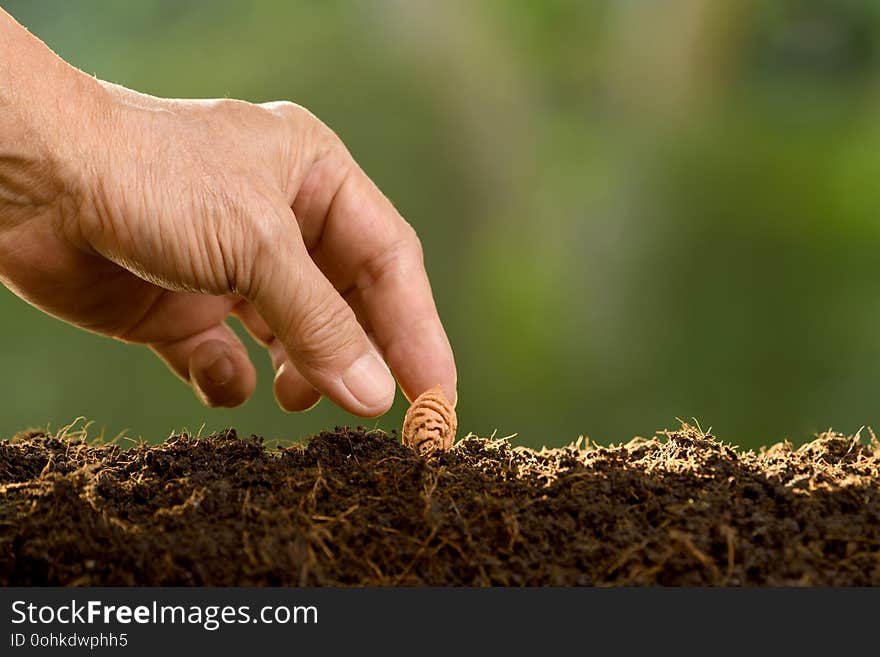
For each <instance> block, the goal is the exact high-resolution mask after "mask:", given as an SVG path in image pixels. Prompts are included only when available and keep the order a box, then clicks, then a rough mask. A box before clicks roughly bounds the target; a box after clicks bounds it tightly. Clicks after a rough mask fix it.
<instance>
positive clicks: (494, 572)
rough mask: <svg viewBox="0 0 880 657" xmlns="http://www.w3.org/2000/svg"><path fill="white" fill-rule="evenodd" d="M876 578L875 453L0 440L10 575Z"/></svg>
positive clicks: (687, 446)
mask: <svg viewBox="0 0 880 657" xmlns="http://www.w3.org/2000/svg"><path fill="white" fill-rule="evenodd" d="M11 584H18V585H71V584H88V585H120V584H123V585H128V584H140V585H217V586H229V585H294V586H296V585H336V586H339V585H382V586H390V585H432V586H444V585H466V586H473V585H515V586H519V585H601V586H610V585H645V584H674V585H694V584H696V585H777V586H778V585H806V584H812V585H854V584H858V585H880V445H878V443H877V442H876V441H873V440H871V441H867V440H864V439H862V440H860V439H859V438H858V437H852V438H849V437H846V436H842V435H840V434H834V433H827V434H823V435H822V436H820V437H819V438H817V439H816V440H814V441H813V442H811V443H808V444H807V445H804V446H803V447H801V448H799V449H794V448H793V447H792V446H791V445H789V444H787V443H783V444H780V445H776V446H775V447H772V448H768V449H766V450H762V451H760V452H758V453H755V452H742V451H738V450H736V449H734V448H733V447H731V446H729V445H725V444H722V443H720V442H718V441H716V440H714V439H713V438H712V437H711V436H708V435H705V434H703V433H702V432H700V431H698V430H696V429H694V428H691V427H683V428H682V429H680V430H678V431H673V432H669V433H668V434H666V433H664V434H661V435H658V436H657V437H655V438H653V439H650V440H645V439H637V440H634V441H632V442H629V443H626V444H623V445H617V446H611V447H597V446H593V445H588V446H587V447H586V448H585V449H584V448H582V447H581V446H578V445H572V446H569V447H566V448H563V449H555V450H544V451H540V452H536V451H533V450H530V449H525V448H519V447H511V446H510V444H508V443H507V442H506V441H504V440H484V439H481V438H475V437H467V438H464V439H463V440H461V441H459V442H458V443H457V444H456V445H455V446H453V447H452V449H450V450H448V451H436V452H433V453H431V454H429V455H427V456H423V455H420V454H418V453H416V452H414V451H413V450H412V449H410V448H409V447H407V446H405V445H402V444H401V443H400V441H399V440H398V439H397V438H396V437H393V436H388V435H387V434H385V433H383V432H381V431H365V430H363V429H348V428H338V429H336V431H328V432H324V433H322V434H320V435H318V436H315V437H314V438H312V439H311V440H309V442H308V444H307V445H304V446H294V447H289V448H285V449H280V450H279V449H267V448H266V447H265V446H264V445H263V442H262V441H261V440H260V439H259V438H255V437H250V438H240V437H238V436H237V435H236V434H235V432H234V431H227V432H223V433H220V434H217V435H214V436H211V437H208V438H196V437H192V436H189V435H179V436H175V437H173V438H171V439H169V440H168V441H167V442H165V443H163V444H161V445H146V444H144V445H139V446H136V447H132V448H130V449H127V450H122V449H120V448H119V447H117V446H115V445H104V446H93V445H89V444H87V443H86V442H84V441H83V440H81V439H78V438H71V437H57V436H47V435H44V434H40V433H36V434H26V435H22V436H20V437H19V438H18V439H15V440H13V441H12V442H0V586H5V585H11Z"/></svg>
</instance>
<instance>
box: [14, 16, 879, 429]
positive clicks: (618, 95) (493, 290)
mask: <svg viewBox="0 0 880 657" xmlns="http://www.w3.org/2000/svg"><path fill="white" fill-rule="evenodd" d="M2 4H3V6H4V7H5V8H6V9H7V10H8V11H9V12H10V13H12V14H13V15H14V16H15V17H17V18H18V19H19V20H20V21H21V22H22V23H24V24H25V25H26V26H27V27H29V28H30V29H31V30H32V31H33V32H34V33H36V34H37V35H38V36H40V37H41V38H42V39H44V40H45V41H46V42H48V43H49V44H50V45H51V46H52V47H53V48H54V49H55V50H56V51H57V52H58V53H59V54H61V55H62V56H63V57H65V58H66V59H68V60H69V61H71V62H72V63H73V64H75V65H76V66H78V67H80V68H82V69H84V70H86V71H88V72H90V73H93V74H95V75H96V76H98V77H101V78H104V79H108V80H112V81H115V82H118V83H121V84H124V85H127V86H131V87H134V88H137V89H139V90H143V91H146V92H149V93H152V94H155V95H160V96H174V97H219V96H232V97H239V98H244V99H247V100H252V101H265V100H273V99H291V100H294V101H296V102H298V103H300V104H302V105H305V106H307V107H308V108H310V109H311V110H312V111H314V112H315V113H316V114H317V115H318V116H320V117H321V118H323V119H324V120H325V121H326V122H327V123H329V124H330V125H331V126H332V127H333V128H334V129H335V130H336V131H337V132H338V133H339V134H340V135H341V136H342V137H343V139H344V140H345V141H346V142H347V143H348V145H349V147H350V149H351V151H352V152H353V153H354V155H355V157H356V158H357V159H358V160H359V161H360V162H361V164H362V166H363V167H364V168H365V169H366V170H367V171H368V172H369V173H370V174H371V175H372V176H373V177H374V179H375V180H376V181H377V182H378V184H379V185H380V187H382V189H383V190H385V192H386V193H387V194H388V195H389V196H390V197H391V198H392V199H393V200H394V202H395V203H396V204H397V206H398V207H399V208H400V209H401V211H402V212H403V214H404V215H405V216H406V217H407V218H408V219H409V220H410V222H411V223H413V224H414V225H415V226H416V228H417V229H418V231H419V232H420V233H421V235H422V238H423V241H424V244H425V250H426V259H427V264H428V267H429V271H430V274H431V276H432V280H433V284H434V288H435V291H436V296H437V302H438V305H439V307H440V310H441V313H442V316H443V318H444V321H445V324H446V327H447V330H448V332H449V334H450V337H451V340H452V343H453V346H454V348H455V350H456V355H457V361H458V366H459V376H460V400H461V401H460V405H459V416H460V427H461V428H462V429H463V430H465V431H473V432H475V433H479V434H483V435H488V434H491V433H492V432H494V431H497V432H498V435H509V434H514V433H516V434H517V436H516V438H514V441H515V442H518V443H519V444H526V445H531V446H541V445H548V446H555V445H561V444H563V443H567V442H568V441H570V440H573V439H575V438H577V436H579V435H581V434H583V435H587V436H590V437H592V438H593V439H595V440H597V441H599V442H609V441H615V442H616V441H619V440H622V439H627V438H629V437H630V436H632V435H637V434H638V435H650V434H651V433H652V432H654V431H655V430H657V429H662V428H664V427H668V426H674V425H676V421H675V418H676V417H681V418H685V419H687V418H691V417H693V416H696V417H697V418H698V419H699V420H700V422H701V423H702V425H703V427H704V428H706V427H707V426H709V425H711V426H712V427H713V429H714V432H715V433H716V434H717V435H719V436H720V437H721V438H722V439H724V440H728V441H732V442H735V443H737V444H740V445H743V446H757V445H760V444H765V443H768V442H771V441H776V440H780V439H783V438H790V439H791V440H793V441H794V442H796V443H797V442H802V441H803V440H805V439H808V438H810V437H811V435H812V434H813V433H814V432H817V431H821V430H824V429H826V428H828V427H829V426H833V427H835V428H837V429H840V430H842V431H847V432H853V431H856V430H858V429H859V427H860V426H862V425H871V424H874V425H877V424H880V407H878V404H877V402H876V400H877V398H878V395H880V267H878V264H877V257H878V254H880V212H878V211H880V77H878V74H880V62H878V45H880V41H878V39H880V3H877V2H874V1H873V0H864V1H854V0H827V1H822V2H820V1H818V0H817V1H800V2H791V1H784V0H773V1H768V2H758V1H753V0H742V1H737V2H728V1H727V0H716V1H710V0H682V1H675V2H663V3H658V2H638V1H625V0H615V1H608V2H560V1H558V0H543V1H542V2H530V1H525V0H524V1H521V2H514V1H510V0H483V1H480V2H466V1H462V2H451V1H450V2H421V1H408V0H399V1H396V2H392V1H382V0H371V1H364V2H338V1H334V2H329V1H324V2H305V1H304V2H289V1H282V0H275V1H273V0H260V1H249V2H240V1H236V2H233V1H230V0H215V1H214V2H211V3H205V2H198V1H194V0H190V1H181V0H161V1H160V0H142V1H140V2H137V3H118V2H110V1H102V2H99V1H96V0H80V1H78V2H75V3H72V2H65V1H63V0H52V1H50V0H42V1H40V2H33V1H32V0H4V1H3V3H2ZM0 313H2V322H0V340H2V344H3V345H4V347H3V350H2V355H0V362H2V365H3V372H4V376H3V380H2V384H0V385H2V389H0V434H2V435H6V436H8V435H10V434H12V433H14V432H15V431H17V430H19V429H22V428H24V427H27V426H45V425H46V424H51V426H53V427H58V426H60V425H63V424H66V423H67V422H69V421H70V420H72V419H73V418H75V417H76V416H80V415H82V416H86V417H87V418H89V419H92V420H94V421H95V425H94V426H95V431H101V430H102V429H103V430H104V431H105V434H106V435H107V436H108V437H112V436H114V435H116V434H117V433H119V432H121V431H123V430H125V431H126V432H127V434H128V435H130V436H143V437H145V438H147V439H150V440H161V439H163V438H164V437H166V436H167V435H168V434H169V433H170V432H171V431H172V430H173V429H176V428H179V427H183V426H185V427H189V428H190V429H192V430H198V429H199V428H200V427H202V425H204V427H205V428H204V430H212V429H217V428H221V427H224V426H236V427H238V428H239V429H240V430H241V431H243V432H246V433H258V434H261V435H264V436H266V437H267V438H269V439H299V438H302V437H305V436H307V435H309V434H310V433H313V432H315V431H317V430H320V429H322V428H326V427H332V426H333V425H336V424H345V423H352V422H355V423H356V422H358V420H357V419H356V418H353V417H351V416H348V415H346V414H345V413H343V412H342V411H340V410H339V409H337V408H335V407H333V406H332V405H331V404H329V403H328V402H326V401H323V402H322V403H321V404H320V405H319V406H318V407H317V408H316V409H314V410H313V411H311V412H309V413H306V414H301V415H286V414H284V413H282V412H281V411H279V410H278V409H277V407H276V406H275V404H274V400H273V398H272V391H271V378H272V377H271V368H270V364H269V360H268V357H267V356H266V355H265V354H263V353H260V350H259V349H257V348H256V347H254V345H253V344H251V347H253V356H254V359H255V361H256V362H257V364H258V370H259V375H260V384H259V387H258V390H257V393H256V396H255V397H254V398H253V399H252V400H251V401H250V402H248V403H247V404H246V405H245V406H244V407H242V408H241V409H237V410H233V411H226V410H208V409H205V408H203V407H201V405H200V404H199V403H198V402H197V401H196V400H195V398H194V397H193V395H192V394H191V393H190V392H189V391H188V389H187V388H186V387H185V385H184V384H183V383H181V382H179V381H177V380H176V379H175V378H173V377H172V375H171V374H170V373H169V372H168V371H166V369H165V367H164V365H162V364H161V363H160V362H159V361H158V360H157V359H155V358H154V357H153V356H152V354H150V353H149V352H148V351H147V350H146V349H145V348H140V347H133V346H128V345H123V344H119V343H115V342H113V341H110V340H107V339H104V338H99V337H96V336H93V335H90V334H86V333H83V332H80V331H78V330H76V329H73V328H71V327H68V326H66V325H64V324H62V323H60V322H58V321H55V320H53V319H51V318H48V317H46V316H43V315H42V314H41V313H40V312H38V311H36V310H34V309H32V308H30V307H29V306H27V305H26V304H25V303H24V302H21V301H19V300H18V299H17V298H15V297H14V296H13V295H12V294H10V293H9V292H7V291H6V290H2V289H0ZM404 409H405V403H404V402H403V400H402V395H398V402H397V404H396V405H395V407H394V410H393V411H392V412H391V413H390V414H388V415H386V416H385V417H383V418H380V419H379V420H373V421H368V422H367V424H368V426H379V427H382V428H387V429H390V428H395V427H397V426H399V424H400V422H401V419H402V415H403V411H404Z"/></svg>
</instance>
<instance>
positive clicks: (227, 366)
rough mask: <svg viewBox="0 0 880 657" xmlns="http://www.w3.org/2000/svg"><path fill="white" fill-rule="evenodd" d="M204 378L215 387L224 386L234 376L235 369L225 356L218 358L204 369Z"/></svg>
mask: <svg viewBox="0 0 880 657" xmlns="http://www.w3.org/2000/svg"><path fill="white" fill-rule="evenodd" d="M204 374H205V378H206V379H208V381H210V382H211V383H213V384H214V385H216V386H225V385H226V384H227V383H229V382H230V381H232V377H233V376H235V367H234V366H233V365H232V361H231V360H229V357H228V356H226V355H225V354H221V355H220V356H218V357H217V358H216V359H215V360H214V362H212V363H211V364H210V365H208V367H206V368H205V372H204Z"/></svg>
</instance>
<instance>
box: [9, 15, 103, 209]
mask: <svg viewBox="0 0 880 657" xmlns="http://www.w3.org/2000/svg"><path fill="white" fill-rule="evenodd" d="M108 107H109V100H108V98H107V94H106V92H105V91H104V89H103V87H101V85H100V84H99V82H98V81H97V80H95V79H94V78H92V77H91V76H88V75H86V74H84V73H82V72H81V71H79V70H77V69H75V68H74V67H72V66H70V65H68V64H67V63H65V62H64V61H63V60H62V59H60V58H59V57H58V56H57V55H55V54H54V53H53V52H52V51H51V50H50V49H49V48H48V47H47V46H45V44H43V43H42V42H41V41H40V40H39V39H37V38H36V37H34V36H33V35H31V34H30V33H29V32H28V31H27V30H26V29H24V28H23V27H22V26H21V25H19V24H18V23H16V22H15V20H14V19H12V18H11V17H10V16H9V15H8V14H6V13H5V12H4V11H3V10H2V9H0V225H4V224H8V223H9V222H17V221H20V220H22V219H27V218H29V217H30V216H32V215H33V214H35V213H40V214H42V211H43V210H45V209H46V208H47V207H51V206H54V205H56V204H58V205H61V204H63V203H64V202H65V200H67V199H68V198H70V197H71V196H72V195H75V194H76V193H78V192H77V190H79V189H80V188H81V185H82V181H83V180H84V178H85V174H86V173H87V171H88V169H89V168H90V166H91V156H90V151H91V150H93V149H92V147H91V146H90V145H89V141H90V139H91V136H92V135H94V133H95V131H96V129H97V128H98V127H99V126H101V125H102V124H105V123H106V122H104V121H102V118H101V117H102V116H103V115H106V113H107V112H109V109H108Z"/></svg>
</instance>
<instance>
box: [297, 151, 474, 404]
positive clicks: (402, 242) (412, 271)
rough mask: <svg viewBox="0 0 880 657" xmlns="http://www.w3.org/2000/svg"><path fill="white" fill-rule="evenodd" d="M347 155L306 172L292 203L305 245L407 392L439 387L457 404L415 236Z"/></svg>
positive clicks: (449, 358) (450, 360)
mask: <svg viewBox="0 0 880 657" xmlns="http://www.w3.org/2000/svg"><path fill="white" fill-rule="evenodd" d="M350 158H351V156H350V155H348V154H347V153H345V154H344V155H337V156H335V157H332V156H330V157H328V158H326V159H325V160H322V161H320V162H318V163H317V164H316V165H315V167H316V170H315V171H313V172H310V174H309V175H308V176H307V178H306V181H305V183H304V186H303V191H304V192H305V193H303V194H300V195H299V196H298V197H297V199H296V201H295V203H294V206H293V210H294V214H295V215H296V216H297V220H298V221H299V222H300V225H301V229H302V233H303V236H304V238H305V239H306V245H307V247H309V251H310V254H311V256H312V258H313V260H314V261H315V263H316V264H317V265H318V266H319V267H320V268H321V270H322V271H323V272H324V275H325V276H326V277H327V278H328V279H329V280H330V281H331V282H332V283H333V284H334V286H335V287H336V289H337V290H339V291H340V293H341V294H342V295H343V296H344V297H345V298H346V299H347V300H349V303H350V304H351V305H352V307H353V309H354V310H355V312H356V314H357V315H358V319H359V320H360V321H361V323H362V324H363V325H364V328H365V329H366V330H367V332H368V334H370V335H371V337H372V338H373V339H374V340H375V342H376V345H377V346H378V348H379V350H380V352H381V353H382V355H383V356H384V357H385V359H386V361H387V363H388V365H389V366H390V368H391V370H392V372H393V373H394V375H395V377H396V378H397V380H398V383H399V384H400V387H401V389H402V390H403V392H404V394H405V395H406V396H407V398H408V399H409V400H410V401H412V400H413V399H415V397H417V396H418V395H419V394H421V393H422V392H424V391H425V390H428V389H430V388H433V387H434V386H436V385H440V386H442V388H443V391H444V393H445V394H446V396H447V397H448V398H449V399H450V401H452V402H453V403H455V401H456V399H457V376H456V370H455V359H454V357H453V355H452V348H451V346H450V344H449V339H448V338H447V335H446V331H445V330H444V329H443V324H442V323H441V321H440V317H439V315H438V313H437V307H436V304H435V303H434V296H433V294H432V292H431V285H430V283H429V281H428V275H427V273H426V271H425V265H424V257H423V254H422V248H421V244H420V242H419V239H418V237H417V235H416V233H415V231H414V230H413V228H412V227H411V226H410V225H409V224H408V223H407V222H406V221H405V220H404V219H403V218H402V217H401V216H400V214H399V213H398V212H397V210H396V209H395V207H394V206H393V205H392V203H391V202H390V201H389V200H388V199H387V198H386V197H385V195H384V194H382V192H381V191H380V190H379V189H378V188H377V187H376V185H375V184H374V183H373V182H372V181H371V180H370V179H369V177H367V175H366V174H365V173H364V172H363V171H362V170H361V169H360V167H359V166H358V165H357V164H356V163H354V161H353V160H351V159H350ZM346 160H347V161H346Z"/></svg>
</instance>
